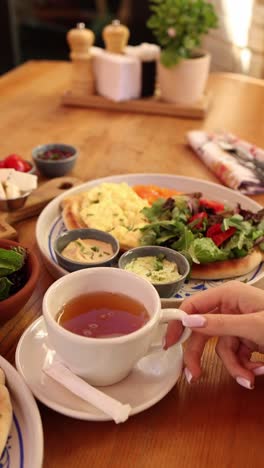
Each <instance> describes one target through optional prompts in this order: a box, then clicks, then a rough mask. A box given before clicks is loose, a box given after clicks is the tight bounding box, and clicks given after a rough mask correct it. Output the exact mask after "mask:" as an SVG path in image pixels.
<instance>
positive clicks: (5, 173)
mask: <svg viewBox="0 0 264 468" xmlns="http://www.w3.org/2000/svg"><path fill="white" fill-rule="evenodd" d="M12 172H15V169H4V168H3V169H0V182H5V181H6V180H7V179H8V177H9V176H10V175H11V174H12Z"/></svg>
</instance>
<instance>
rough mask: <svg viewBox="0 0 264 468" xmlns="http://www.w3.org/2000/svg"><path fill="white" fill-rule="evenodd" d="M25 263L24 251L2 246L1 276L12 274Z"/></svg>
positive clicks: (0, 255) (0, 256)
mask: <svg viewBox="0 0 264 468" xmlns="http://www.w3.org/2000/svg"><path fill="white" fill-rule="evenodd" d="M23 263H24V256H23V254H22V253H20V252H17V251H15V250H12V249H10V250H7V249H1V248H0V277H3V276H6V275H10V274H11V273H14V271H17V270H19V269H20V268H21V267H22V265H23Z"/></svg>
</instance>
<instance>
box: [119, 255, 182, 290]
mask: <svg viewBox="0 0 264 468" xmlns="http://www.w3.org/2000/svg"><path fill="white" fill-rule="evenodd" d="M118 266H119V268H122V269H123V270H127V271H131V272H132V273H135V274H136V275H138V276H141V277H143V278H144V279H146V280H148V281H149V282H150V283H152V284H153V286H154V287H155V288H156V290H157V291H158V293H159V296H160V297H161V298H169V297H173V296H174V295H175V294H176V293H177V292H178V291H179V290H180V289H181V287H182V286H183V283H184V281H185V280H186V278H187V276H188V274H189V272H190V265H189V262H188V261H187V260H186V258H185V257H184V255H182V254H180V253H179V252H175V250H172V249H169V248H167V247H160V246H146V247H136V248H135V249H131V250H128V251H127V252H126V253H124V254H123V255H122V256H121V257H120V259H119V263H118Z"/></svg>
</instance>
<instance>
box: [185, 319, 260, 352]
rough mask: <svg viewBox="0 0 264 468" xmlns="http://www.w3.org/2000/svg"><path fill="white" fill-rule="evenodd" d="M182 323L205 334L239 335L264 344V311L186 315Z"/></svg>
mask: <svg viewBox="0 0 264 468" xmlns="http://www.w3.org/2000/svg"><path fill="white" fill-rule="evenodd" d="M182 324H183V325H184V326H186V327H189V328H191V329H192V330H194V331H196V332H198V333H201V334H203V335H208V336H237V337H239V338H246V339H248V340H250V341H253V342H254V343H256V344H258V345H263V344H264V312H256V313H253V314H244V315H232V314H205V315H198V314H197V315H196V314H194V315H186V316H185V317H184V318H183V319H182Z"/></svg>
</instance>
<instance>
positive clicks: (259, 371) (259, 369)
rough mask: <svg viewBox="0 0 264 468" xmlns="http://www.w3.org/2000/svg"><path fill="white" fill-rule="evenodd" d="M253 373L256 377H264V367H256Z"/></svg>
mask: <svg viewBox="0 0 264 468" xmlns="http://www.w3.org/2000/svg"><path fill="white" fill-rule="evenodd" d="M253 372H254V374H255V375H264V366H261V367H256V369H254V370H253Z"/></svg>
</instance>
